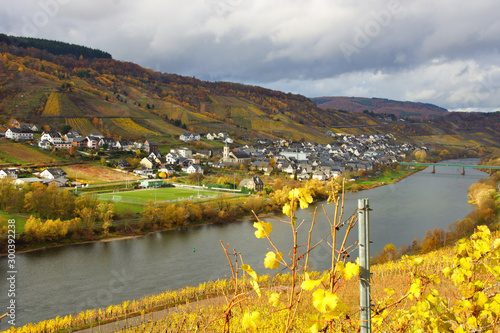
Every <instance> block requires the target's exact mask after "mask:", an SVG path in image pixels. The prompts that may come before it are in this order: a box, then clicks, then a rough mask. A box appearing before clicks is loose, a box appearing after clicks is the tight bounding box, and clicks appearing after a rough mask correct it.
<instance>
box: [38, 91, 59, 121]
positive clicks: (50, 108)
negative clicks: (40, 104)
mask: <svg viewBox="0 0 500 333" xmlns="http://www.w3.org/2000/svg"><path fill="white" fill-rule="evenodd" d="M59 97H60V93H56V92H53V93H50V95H49V99H48V100H47V104H45V109H44V110H43V113H42V116H59V115H61V102H60V100H59Z"/></svg>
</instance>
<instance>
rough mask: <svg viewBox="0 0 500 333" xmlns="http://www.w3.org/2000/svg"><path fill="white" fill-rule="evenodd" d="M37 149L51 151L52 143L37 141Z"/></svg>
mask: <svg viewBox="0 0 500 333" xmlns="http://www.w3.org/2000/svg"><path fill="white" fill-rule="evenodd" d="M38 148H40V149H46V150H48V149H52V143H50V142H49V141H47V140H40V141H38Z"/></svg>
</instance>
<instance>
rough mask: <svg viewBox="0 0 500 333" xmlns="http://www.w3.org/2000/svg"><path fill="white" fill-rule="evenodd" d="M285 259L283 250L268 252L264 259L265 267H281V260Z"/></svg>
mask: <svg viewBox="0 0 500 333" xmlns="http://www.w3.org/2000/svg"><path fill="white" fill-rule="evenodd" d="M282 259H283V254H282V253H281V252H278V253H274V252H272V251H270V252H267V254H266V258H265V259H264V267H265V268H269V269H276V268H278V267H280V262H281V260H282Z"/></svg>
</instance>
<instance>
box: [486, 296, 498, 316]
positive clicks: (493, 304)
mask: <svg viewBox="0 0 500 333" xmlns="http://www.w3.org/2000/svg"><path fill="white" fill-rule="evenodd" d="M488 310H490V311H491V312H493V313H494V314H495V315H497V316H498V315H500V294H496V295H495V297H493V299H492V300H491V302H490V303H489V304H488Z"/></svg>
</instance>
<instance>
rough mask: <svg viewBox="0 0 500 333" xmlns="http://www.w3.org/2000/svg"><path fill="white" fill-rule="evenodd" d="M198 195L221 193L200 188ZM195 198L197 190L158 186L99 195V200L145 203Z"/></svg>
mask: <svg viewBox="0 0 500 333" xmlns="http://www.w3.org/2000/svg"><path fill="white" fill-rule="evenodd" d="M199 194H200V197H205V196H213V195H218V194H221V192H218V191H209V190H200V191H199ZM190 197H193V198H197V197H198V190H193V189H185V188H158V189H147V190H137V191H128V192H118V193H106V194H101V195H99V199H101V200H113V201H117V202H130V203H138V204H141V203H146V202H147V201H148V200H153V201H154V200H155V198H156V201H169V200H177V199H186V198H190Z"/></svg>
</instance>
